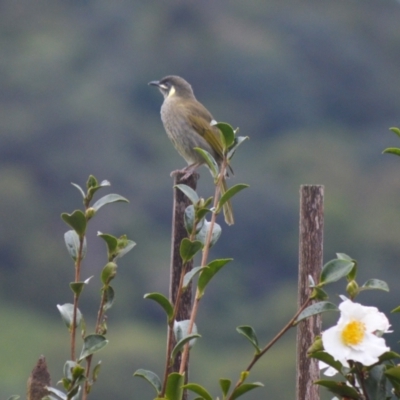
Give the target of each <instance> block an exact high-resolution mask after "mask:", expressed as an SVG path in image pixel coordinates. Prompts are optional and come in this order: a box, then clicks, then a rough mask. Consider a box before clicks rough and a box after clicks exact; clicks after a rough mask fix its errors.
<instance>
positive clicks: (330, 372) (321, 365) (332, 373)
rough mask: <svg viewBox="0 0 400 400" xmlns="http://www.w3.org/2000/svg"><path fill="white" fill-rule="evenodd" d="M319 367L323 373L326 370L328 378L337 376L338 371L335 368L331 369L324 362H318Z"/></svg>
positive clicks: (325, 373)
mask: <svg viewBox="0 0 400 400" xmlns="http://www.w3.org/2000/svg"><path fill="white" fill-rule="evenodd" d="M318 367H319V369H320V370H321V371H322V370H323V369H325V368H326V370H325V372H324V375H326V376H335V375H336V374H337V371H336V369H335V368H333V367H330V366H329V365H328V364H326V363H324V362H323V361H319V362H318ZM332 400H333V399H332Z"/></svg>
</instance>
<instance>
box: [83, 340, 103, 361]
mask: <svg viewBox="0 0 400 400" xmlns="http://www.w3.org/2000/svg"><path fill="white" fill-rule="evenodd" d="M107 344H108V340H107V339H106V338H105V337H104V336H103V335H88V336H86V337H85V339H84V340H83V347H82V351H81V355H80V356H79V361H82V360H83V359H84V358H86V357H88V356H90V355H91V354H94V353H96V352H98V351H100V350H101V349H102V348H103V347H104V346H106V345H107Z"/></svg>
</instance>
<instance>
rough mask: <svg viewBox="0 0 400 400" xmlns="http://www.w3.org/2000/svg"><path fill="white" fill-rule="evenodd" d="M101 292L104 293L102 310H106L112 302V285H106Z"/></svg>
mask: <svg viewBox="0 0 400 400" xmlns="http://www.w3.org/2000/svg"><path fill="white" fill-rule="evenodd" d="M103 293H104V295H105V303H104V305H103V311H104V312H106V311H107V310H109V309H110V308H111V307H112V305H113V303H114V294H115V293H114V289H113V288H112V286H110V285H107V287H106V288H104V289H103Z"/></svg>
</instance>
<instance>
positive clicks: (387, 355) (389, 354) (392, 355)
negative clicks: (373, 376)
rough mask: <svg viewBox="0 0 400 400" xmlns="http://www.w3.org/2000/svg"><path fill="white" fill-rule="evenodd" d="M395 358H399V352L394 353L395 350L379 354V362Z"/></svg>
mask: <svg viewBox="0 0 400 400" xmlns="http://www.w3.org/2000/svg"><path fill="white" fill-rule="evenodd" d="M396 358H400V354H399V353H396V352H395V351H387V352H386V353H383V354H382V355H381V356H379V363H381V362H383V361H389V360H394V359H396Z"/></svg>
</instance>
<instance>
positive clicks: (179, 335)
mask: <svg viewBox="0 0 400 400" xmlns="http://www.w3.org/2000/svg"><path fill="white" fill-rule="evenodd" d="M189 325H190V320H188V319H184V320H182V321H174V329H173V330H174V335H175V340H176V341H177V342H179V341H181V340H182V339H185V338H186V337H187V336H188V331H189ZM190 334H191V335H192V334H197V326H196V324H193V327H192V331H191V332H190ZM195 342H196V340H191V341H190V347H192V346H193V345H194V343H195Z"/></svg>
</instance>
